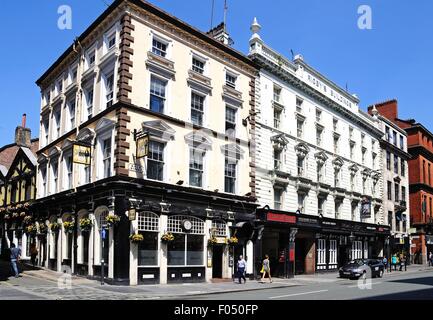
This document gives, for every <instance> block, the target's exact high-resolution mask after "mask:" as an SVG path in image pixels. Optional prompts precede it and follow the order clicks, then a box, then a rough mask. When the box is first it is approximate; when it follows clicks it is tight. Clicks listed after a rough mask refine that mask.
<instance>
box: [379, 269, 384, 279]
mask: <svg viewBox="0 0 433 320" xmlns="http://www.w3.org/2000/svg"><path fill="white" fill-rule="evenodd" d="M383 274H384V271H383V269H382V270H380V271H379V278H382V277H383Z"/></svg>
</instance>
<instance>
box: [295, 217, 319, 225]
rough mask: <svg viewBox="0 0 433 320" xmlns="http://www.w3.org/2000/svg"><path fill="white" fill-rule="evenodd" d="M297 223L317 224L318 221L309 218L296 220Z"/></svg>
mask: <svg viewBox="0 0 433 320" xmlns="http://www.w3.org/2000/svg"><path fill="white" fill-rule="evenodd" d="M298 223H304V224H318V221H317V220H316V219H310V218H298Z"/></svg>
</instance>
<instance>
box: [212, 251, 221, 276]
mask: <svg viewBox="0 0 433 320" xmlns="http://www.w3.org/2000/svg"><path fill="white" fill-rule="evenodd" d="M212 250H213V252H212V278H214V279H222V277H223V251H224V250H223V246H214V247H213V249H212Z"/></svg>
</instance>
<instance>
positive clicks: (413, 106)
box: [0, 0, 433, 146]
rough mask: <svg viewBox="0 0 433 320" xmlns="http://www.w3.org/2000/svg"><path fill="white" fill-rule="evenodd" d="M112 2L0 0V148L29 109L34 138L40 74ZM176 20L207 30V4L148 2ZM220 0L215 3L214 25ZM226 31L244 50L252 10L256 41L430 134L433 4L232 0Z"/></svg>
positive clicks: (204, 0) (420, 0)
mask: <svg viewBox="0 0 433 320" xmlns="http://www.w3.org/2000/svg"><path fill="white" fill-rule="evenodd" d="M104 2H106V3H111V2H112V1H110V0H91V1H89V0H87V1H84V0H61V1H59V0H38V1H35V0H21V1H18V2H17V1H15V2H12V1H4V2H3V3H2V4H1V10H0V24H1V25H0V26H1V27H0V35H1V39H2V46H1V50H0V67H1V68H0V70H1V75H0V101H1V104H2V106H1V110H2V112H1V116H0V146H1V145H4V144H7V143H10V142H12V140H13V136H14V129H15V127H16V125H17V124H19V123H20V122H21V115H22V113H27V114H28V125H29V126H30V127H31V129H32V131H33V135H34V136H36V135H37V134H38V128H39V126H38V122H39V107H40V101H39V100H40V94H39V90H38V88H37V86H36V85H35V81H36V79H37V78H38V77H39V76H41V75H42V74H43V72H44V71H45V70H46V69H47V68H48V67H49V66H50V65H51V64H52V63H53V62H54V61H55V60H56V58H57V57H58V56H59V55H60V54H61V53H63V51H64V50H65V49H66V48H67V47H68V46H69V45H70V44H71V43H72V41H73V39H74V38H75V37H76V36H78V35H80V34H81V33H82V32H83V31H84V30H85V29H86V28H87V26H89V25H90V23H91V22H92V21H94V20H95V19H96V18H97V17H98V16H99V15H100V14H101V13H102V12H103V11H104V9H105V8H106V5H105V4H104ZM152 2H153V3H154V4H156V5H157V6H159V7H161V8H163V9H164V10H166V11H168V12H170V13H172V14H174V15H176V16H178V17H179V18H181V19H182V20H185V21H186V22H188V23H190V24H192V25H194V26H196V27H197V28H199V29H201V30H205V31H207V30H208V29H209V26H210V12H211V3H212V0H187V1H185V0H152ZM63 4H67V5H70V6H71V7H72V10H73V28H72V30H66V31H65V30H63V31H62V30H59V29H58V28H57V19H58V17H59V15H58V14H57V8H58V7H59V6H60V5H63ZM223 4H224V0H215V18H214V20H215V23H217V22H220V21H222V17H223ZM363 4H368V5H370V6H371V8H372V13H373V30H360V29H358V27H357V21H358V17H359V15H358V12H357V11H358V7H359V6H360V5H363ZM228 5H229V11H228V28H229V32H230V34H231V36H232V38H233V39H234V40H235V47H236V49H238V50H240V51H242V52H244V53H247V49H248V40H249V38H250V35H251V34H250V31H249V27H250V24H251V22H252V20H253V18H254V17H255V16H257V18H258V19H259V22H260V24H261V25H262V26H263V30H262V33H261V35H262V38H263V40H264V41H266V42H267V43H268V44H270V45H271V46H272V47H273V48H274V49H276V50H278V51H280V52H281V53H283V54H285V55H287V56H288V57H290V56H291V54H290V50H291V49H293V51H294V52H295V53H301V54H302V55H303V56H304V59H305V60H306V61H307V62H308V63H309V64H310V65H312V66H313V67H315V68H316V69H318V70H319V71H320V72H322V73H323V74H325V75H326V76H327V77H329V78H330V79H331V80H333V81H334V82H336V83H338V84H339V85H341V86H342V87H345V85H346V83H348V86H349V91H350V92H351V93H356V94H358V95H359V97H360V98H361V107H362V108H363V109H365V108H366V106H367V105H370V104H373V103H374V102H379V101H383V100H387V99H390V98H397V99H398V100H399V108H400V117H401V118H416V119H418V120H419V121H420V122H423V124H424V125H425V126H427V127H428V128H430V129H432V130H433V117H432V111H431V110H432V107H433V101H431V100H430V97H431V93H432V91H433V19H432V18H431V16H432V14H433V1H431V0H417V1H395V0H363V1H358V0H328V1H323V0H290V1H287V0H268V1H263V0H228Z"/></svg>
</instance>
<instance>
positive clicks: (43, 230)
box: [39, 222, 48, 235]
mask: <svg viewBox="0 0 433 320" xmlns="http://www.w3.org/2000/svg"><path fill="white" fill-rule="evenodd" d="M39 233H40V234H41V235H46V234H47V233H48V228H47V225H46V224H45V223H44V222H39Z"/></svg>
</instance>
